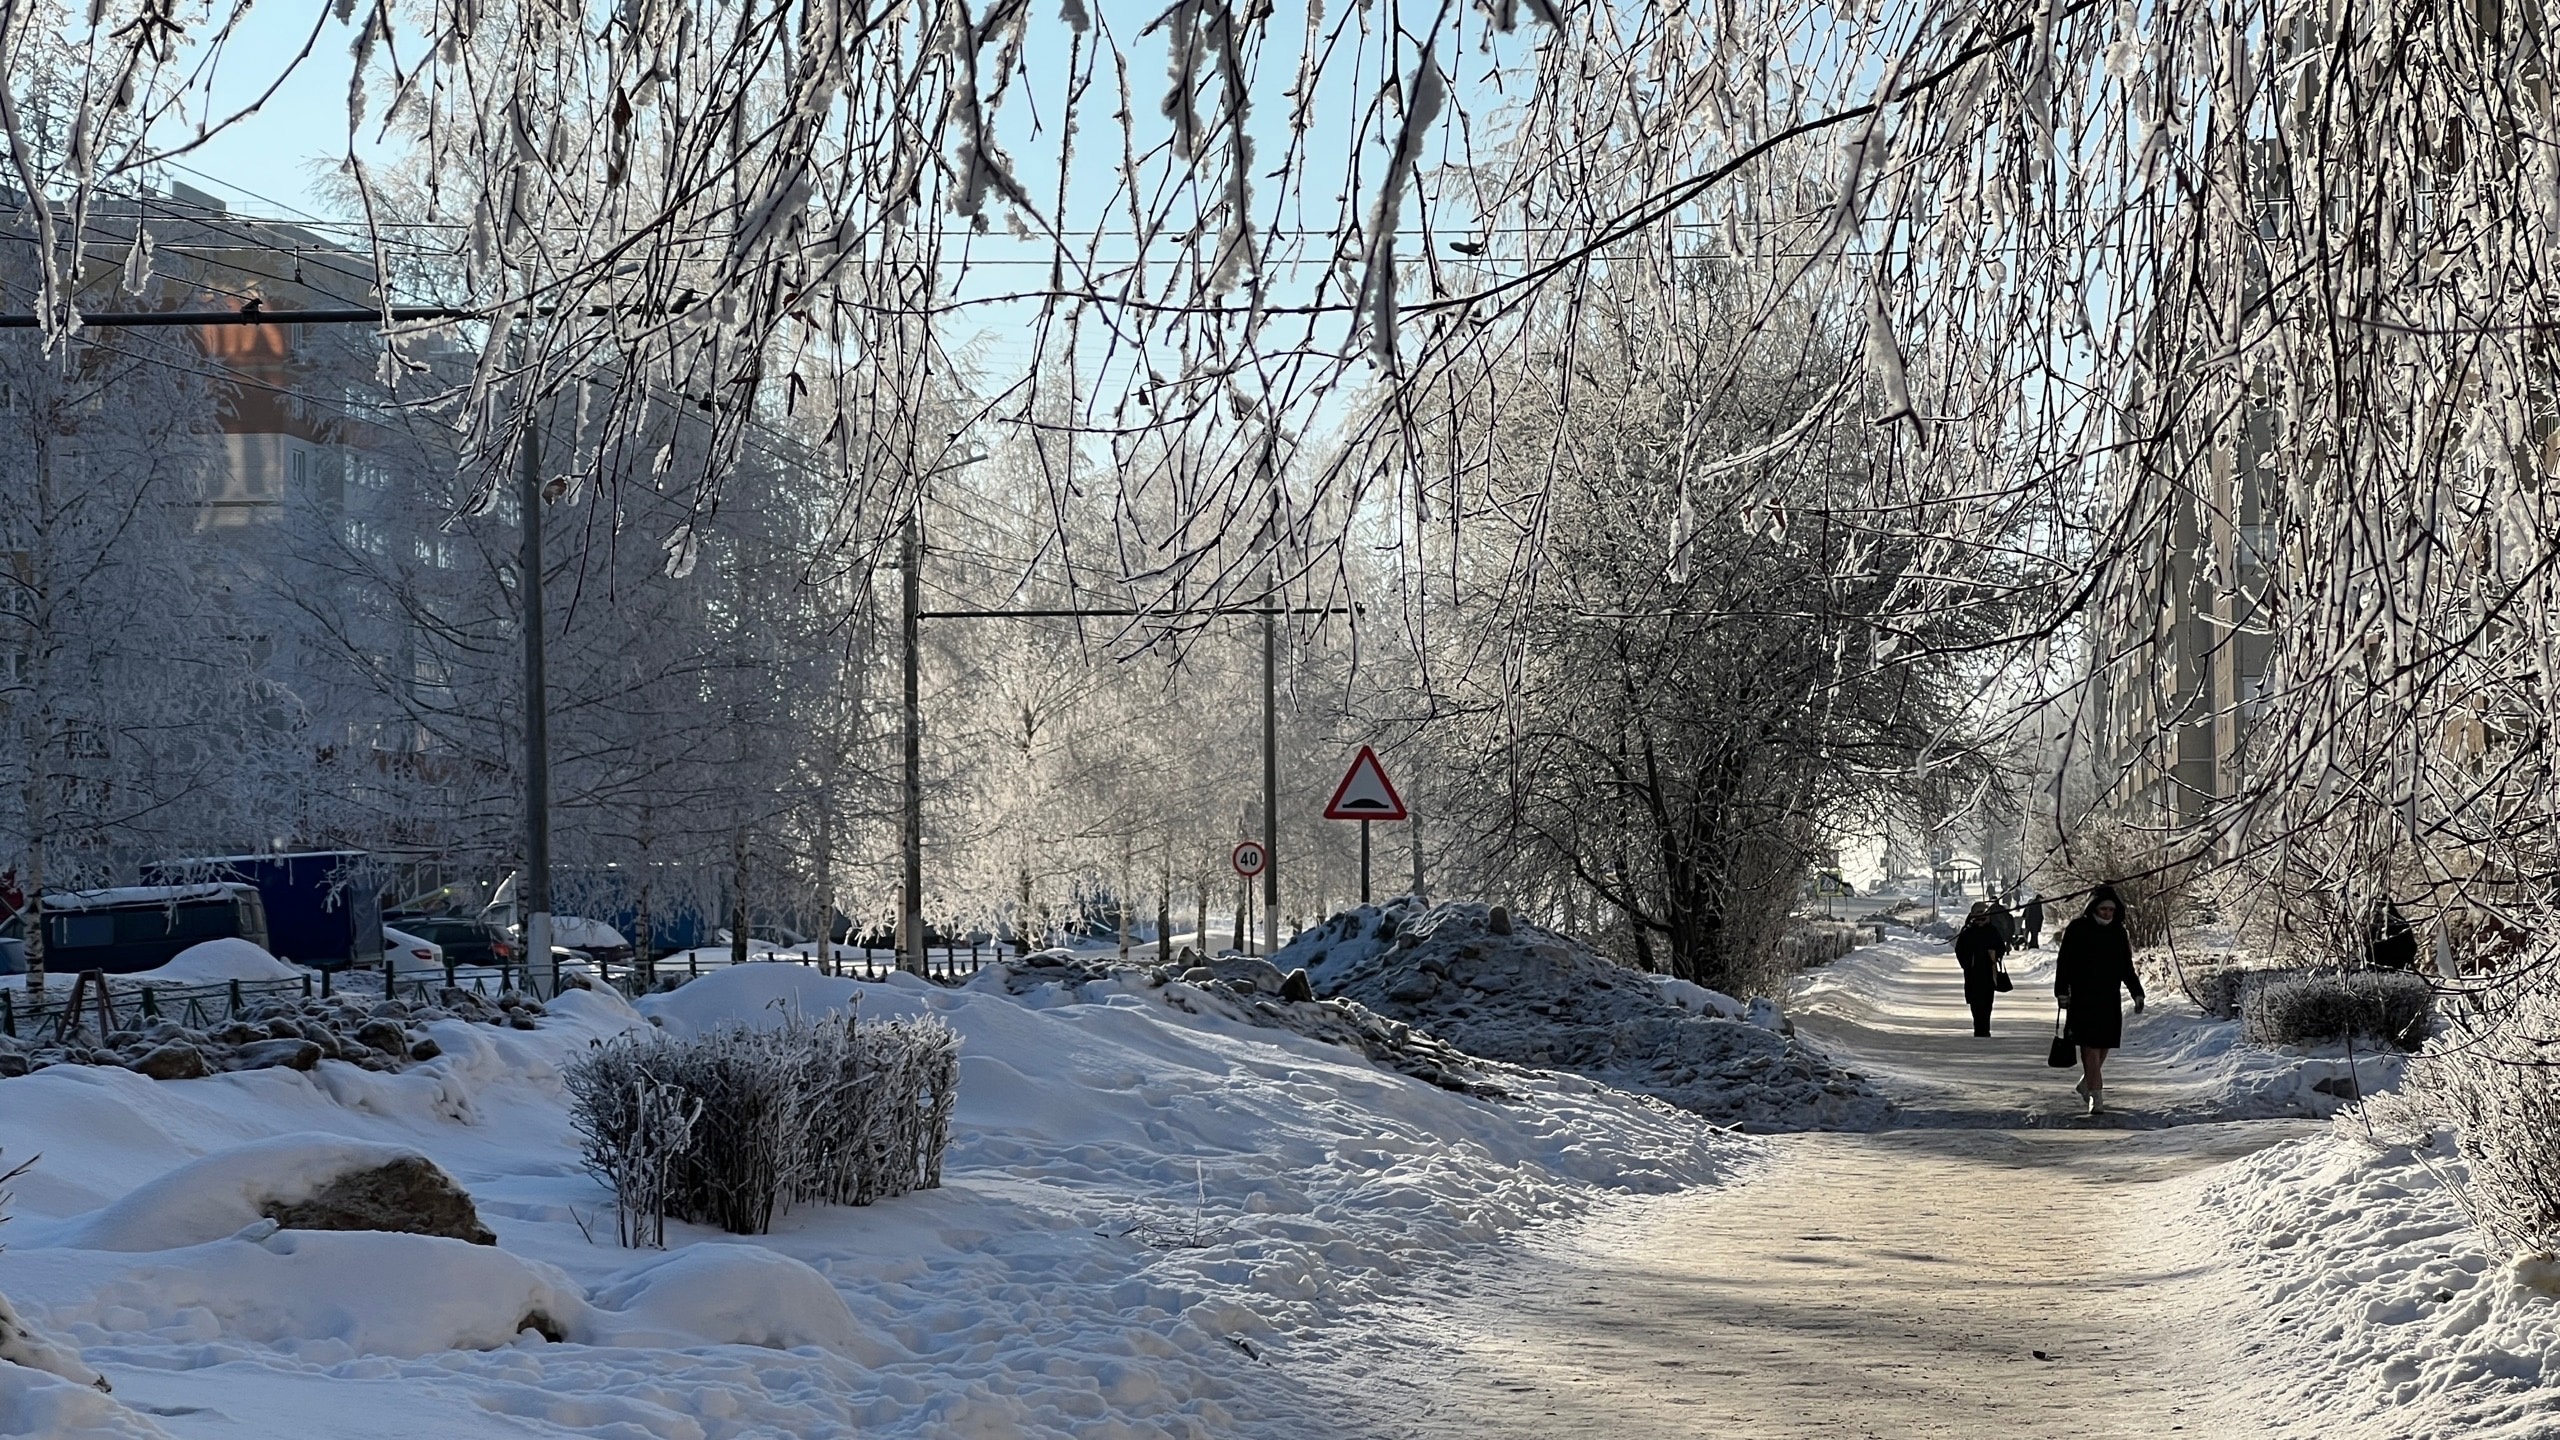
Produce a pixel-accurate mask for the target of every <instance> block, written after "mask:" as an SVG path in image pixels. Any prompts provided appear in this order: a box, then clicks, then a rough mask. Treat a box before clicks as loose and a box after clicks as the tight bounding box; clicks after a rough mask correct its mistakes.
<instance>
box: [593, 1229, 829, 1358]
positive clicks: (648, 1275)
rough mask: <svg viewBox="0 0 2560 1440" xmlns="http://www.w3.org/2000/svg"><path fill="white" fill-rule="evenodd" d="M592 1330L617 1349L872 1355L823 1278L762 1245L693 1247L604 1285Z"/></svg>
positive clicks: (598, 1293)
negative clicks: (806, 1349)
mask: <svg viewBox="0 0 2560 1440" xmlns="http://www.w3.org/2000/svg"><path fill="white" fill-rule="evenodd" d="M595 1304H596V1306H597V1308H598V1311H599V1313H598V1314H596V1315H595V1316H593V1317H592V1321H591V1325H590V1328H591V1330H592V1331H593V1332H594V1333H595V1334H596V1335H597V1336H598V1337H599V1338H600V1339H602V1340H604V1341H605V1342H607V1343H611V1344H615V1345H662V1346H670V1347H679V1346H686V1345H759V1346H763V1347H764V1348H766V1349H769V1350H796V1349H799V1348H800V1347H802V1346H804V1345H813V1346H816V1347H818V1348H819V1349H822V1350H832V1351H834V1352H835V1353H837V1354H839V1355H859V1354H865V1353H870V1352H871V1351H872V1349H873V1347H872V1346H869V1345H867V1344H865V1343H864V1342H863V1341H862V1339H861V1337H860V1336H859V1334H858V1333H857V1331H856V1329H855V1326H854V1322H853V1311H852V1310H850V1309H848V1308H846V1306H845V1303H844V1297H843V1296H841V1295H839V1294H837V1293H836V1289H835V1287H834V1286H833V1285H830V1284H828V1283H827V1277H826V1276H824V1275H821V1274H819V1273H818V1272H817V1271H815V1270H813V1269H811V1268H810V1267H809V1266H807V1265H805V1264H803V1263H802V1262H800V1261H798V1260H794V1259H792V1258H791V1257H790V1256H788V1255H782V1254H777V1253H776V1252H774V1251H771V1250H768V1249H766V1248H764V1247H763V1246H761V1245H717V1244H712V1245H696V1246H693V1247H692V1248H690V1249H686V1250H679V1251H676V1252H675V1253H674V1254H671V1255H664V1256H660V1257H658V1258H657V1259H654V1260H650V1261H647V1262H646V1263H644V1264H642V1265H640V1266H638V1267H636V1268H635V1269H633V1270H631V1271H628V1272H626V1273H625V1274H624V1275H622V1276H621V1277H619V1278H617V1279H614V1280H610V1281H607V1282H606V1283H605V1285H604V1286H603V1288H601V1289H599V1290H598V1291H597V1292H596V1296H595Z"/></svg>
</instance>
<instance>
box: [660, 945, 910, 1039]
mask: <svg viewBox="0 0 2560 1440" xmlns="http://www.w3.org/2000/svg"><path fill="white" fill-rule="evenodd" d="M724 953H725V952H724ZM913 983H916V984H922V983H924V982H922V981H914V982H913ZM872 988H876V987H872ZM865 993H867V990H866V987H865V985H864V984H863V982H861V981H859V980H848V979H845V978H843V977H842V976H835V975H826V974H822V973H820V972H819V971H817V970H814V969H812V968H810V967H809V966H807V965H795V964H793V963H791V962H790V961H787V960H773V961H756V962H751V963H749V964H746V965H737V966H729V967H726V968H723V969H720V970H717V971H714V972H713V973H711V974H708V975H705V976H703V977H702V978H701V979H699V980H694V981H690V982H688V983H686V984H683V985H680V986H678V987H676V988H675V989H673V990H665V991H661V992H659V993H657V994H655V995H644V996H642V997H640V998H639V999H638V1000H637V1001H635V1002H633V1008H634V1009H636V1010H638V1011H639V1012H640V1013H641V1014H642V1015H643V1016H645V1017H647V1018H648V1020H649V1021H650V1022H651V1023H652V1024H655V1025H658V1026H662V1027H664V1028H665V1030H666V1032H667V1033H668V1034H670V1035H676V1036H692V1035H701V1034H706V1033H708V1032H710V1031H712V1030H716V1029H719V1028H721V1027H723V1026H729V1025H753V1026H757V1027H759V1028H763V1029H774V1028H778V1027H780V1026H782V1025H784V1024H786V1023H788V1022H790V1021H791V1020H794V1019H798V1020H802V1021H808V1020H816V1019H819V1018H820V1017H822V1016H826V1015H850V1014H852V1013H853V1011H854V1008H855V1007H856V1006H857V1005H858V1004H860V1003H861V999H862V996H863V995H864V994H865Z"/></svg>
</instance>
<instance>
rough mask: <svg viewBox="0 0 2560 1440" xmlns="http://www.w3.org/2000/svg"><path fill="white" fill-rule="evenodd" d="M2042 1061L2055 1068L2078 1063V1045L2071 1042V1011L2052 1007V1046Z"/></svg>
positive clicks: (2064, 1068) (2065, 1068)
mask: <svg viewBox="0 0 2560 1440" xmlns="http://www.w3.org/2000/svg"><path fill="white" fill-rule="evenodd" d="M2044 1063H2046V1064H2047V1065H2050V1066H2052V1067H2053V1068H2054V1069H2056V1070H2068V1069H2070V1068H2071V1067H2072V1066H2074V1065H2077V1064H2079V1063H2080V1047H2079V1046H2077V1045H2074V1044H2072V1043H2071V1012H2070V1011H2068V1010H2065V1009H2063V1008H2062V1007H2061V1006H2059V1005H2056V1006H2055V1007H2053V1048H2051V1049H2049V1050H2047V1051H2046V1052H2045V1055H2044Z"/></svg>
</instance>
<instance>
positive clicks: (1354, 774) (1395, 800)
mask: <svg viewBox="0 0 2560 1440" xmlns="http://www.w3.org/2000/svg"><path fill="white" fill-rule="evenodd" d="M1324 818H1326V819H1327V820H1357V821H1359V822H1360V903H1361V904H1363V905H1366V904H1368V903H1369V822H1370V821H1372V820H1406V819H1410V818H1412V816H1411V812H1409V811H1407V810H1406V809H1405V808H1404V797H1403V796H1401V795H1398V794H1397V793H1396V787H1395V782H1394V781H1392V780H1389V779H1388V778H1387V769H1386V767H1385V766H1383V765H1381V764H1379V763H1378V752H1377V751H1375V750H1372V749H1370V748H1369V747H1368V746H1366V745H1363V746H1361V747H1360V753H1359V754H1358V755H1357V756H1355V757H1353V759H1352V761H1351V768H1350V769H1349V770H1347V771H1345V772H1343V776H1342V783H1341V784H1339V785H1336V786H1335V787H1333V799H1332V800H1331V801H1330V802H1328V803H1327V804H1326V805H1325V807H1324Z"/></svg>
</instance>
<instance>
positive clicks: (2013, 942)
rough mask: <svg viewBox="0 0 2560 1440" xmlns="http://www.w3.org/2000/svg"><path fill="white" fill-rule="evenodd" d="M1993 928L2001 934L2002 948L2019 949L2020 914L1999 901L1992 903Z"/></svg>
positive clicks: (1995, 900)
mask: <svg viewBox="0 0 2560 1440" xmlns="http://www.w3.org/2000/svg"><path fill="white" fill-rule="evenodd" d="M1991 928H1993V929H1995V930H1997V931H1999V932H2000V948H2001V949H2003V950H2015V949H2017V948H2018V913H2017V912H2016V911H2014V910H2012V909H2010V908H2009V907H2008V905H2006V904H2005V903H2003V902H2002V901H2000V900H1998V899H1996V898H1995V899H1994V900H1992V901H1991Z"/></svg>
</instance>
